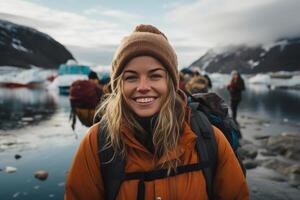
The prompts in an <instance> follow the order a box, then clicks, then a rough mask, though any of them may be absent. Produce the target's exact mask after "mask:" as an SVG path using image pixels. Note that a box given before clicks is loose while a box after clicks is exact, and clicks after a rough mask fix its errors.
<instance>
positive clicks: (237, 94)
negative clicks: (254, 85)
mask: <svg viewBox="0 0 300 200" xmlns="http://www.w3.org/2000/svg"><path fill="white" fill-rule="evenodd" d="M227 89H228V90H229V92H230V97H231V99H232V100H236V101H240V100H241V99H242V91H243V90H245V83H244V80H243V79H242V77H241V76H240V75H238V78H237V79H231V81H230V83H229V84H228V86H227Z"/></svg>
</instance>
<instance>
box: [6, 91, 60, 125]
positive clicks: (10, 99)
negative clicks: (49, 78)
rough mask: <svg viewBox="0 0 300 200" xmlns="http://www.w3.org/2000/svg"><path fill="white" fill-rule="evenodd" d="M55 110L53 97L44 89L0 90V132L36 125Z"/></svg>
mask: <svg viewBox="0 0 300 200" xmlns="http://www.w3.org/2000/svg"><path fill="white" fill-rule="evenodd" d="M55 109H56V103H55V101H54V98H53V96H52V95H50V94H49V93H48V92H47V91H46V90H44V89H35V90H30V89H26V88H18V89H9V88H0V130H6V129H15V128H20V127H22V126H24V125H28V124H34V123H37V122H39V121H40V120H43V119H46V118H48V117H49V116H50V115H51V114H53V113H54V111H55Z"/></svg>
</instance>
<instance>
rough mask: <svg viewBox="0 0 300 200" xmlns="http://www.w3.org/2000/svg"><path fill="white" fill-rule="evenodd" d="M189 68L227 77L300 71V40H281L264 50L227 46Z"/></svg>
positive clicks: (208, 54)
mask: <svg viewBox="0 0 300 200" xmlns="http://www.w3.org/2000/svg"><path fill="white" fill-rule="evenodd" d="M191 66H197V67H200V68H201V69H202V70H205V71H207V72H219V73H230V72H231V71H232V70H234V69H236V70H238V71H240V72H241V73H246V74H252V73H264V72H277V71H300V37H299V38H293V39H281V40H278V41H276V42H274V43H273V44H270V45H264V46H263V45H260V46H255V47H249V46H247V45H239V46H230V47H225V48H223V50H222V51H220V50H219V51H217V50H214V49H210V50H209V51H207V52H206V53H205V54H204V55H203V56H202V57H200V58H199V59H198V60H196V61H195V62H193V63H192V64H191V65H190V67H191Z"/></svg>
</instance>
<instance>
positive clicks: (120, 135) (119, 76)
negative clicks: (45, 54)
mask: <svg viewBox="0 0 300 200" xmlns="http://www.w3.org/2000/svg"><path fill="white" fill-rule="evenodd" d="M177 67H178V66H177V56H176V54H175V51H174V49H173V48H172V46H171V45H170V43H169V41H168V39H167V37H166V36H165V35H164V34H163V33H162V32H161V31H159V30H158V29H157V28H156V27H154V26H151V25H139V26H137V27H136V28H135V30H134V31H133V33H132V34H131V35H129V36H127V37H125V38H124V39H123V40H122V42H121V44H120V46H119V48H118V50H117V52H116V54H115V56H114V59H113V62H112V75H111V82H110V86H111V89H110V91H111V92H110V93H109V94H108V95H107V97H106V98H105V99H104V101H103V102H102V103H101V105H100V108H99V110H98V111H97V115H99V116H100V118H101V120H100V122H99V123H97V124H95V125H94V126H92V127H91V128H90V129H89V130H88V132H87V134H86V135H85V137H84V139H83V141H82V142H81V145H80V147H79V149H78V150H77V153H76V155H75V158H74V161H73V164H72V166H71V169H70V171H69V173H68V179H67V184H66V193H65V199H66V200H75V199H76V200H79V199H91V200H93V199H95V200H96V199H98V200H99V199H108V200H113V199H138V200H141V199H147V200H150V199H151V200H153V199H164V200H165V199H172V200H173V199H215V198H216V199H249V194H248V188H247V183H246V180H245V177H244V175H243V172H242V170H241V168H240V166H239V163H238V161H237V159H236V157H235V155H234V153H233V151H232V149H231V147H230V144H229V143H228V142H227V140H226V138H225V137H224V135H223V134H222V133H221V132H220V130H218V129H217V128H215V127H210V128H211V129H212V132H211V137H213V138H215V139H216V143H217V145H218V149H217V152H216V154H217V158H216V159H217V164H218V165H217V166H216V169H215V171H214V172H215V173H214V174H213V176H212V177H214V179H213V180H212V177H211V179H208V177H207V173H206V172H205V171H207V170H210V169H211V168H210V167H211V166H210V164H209V161H208V162H206V161H205V160H204V158H203V157H202V155H201V156H200V154H199V151H197V150H196V146H197V147H198V145H197V144H199V141H200V139H199V138H202V139H203V136H201V137H200V136H199V134H198V135H196V133H195V132H193V131H192V130H191V127H190V124H189V121H190V108H189V106H188V105H187V101H186V99H187V98H186V96H185V95H184V93H183V92H182V91H181V90H180V89H179V77H178V68H177ZM198 122H199V121H198ZM209 126H210V125H209ZM213 135H214V136H213ZM198 136H199V138H198ZM203 142H204V141H202V143H203ZM203 148H205V147H203ZM200 151H201V152H203V151H205V149H202V150H200ZM232 172H234V176H232V175H231V174H232ZM210 186H211V187H210Z"/></svg>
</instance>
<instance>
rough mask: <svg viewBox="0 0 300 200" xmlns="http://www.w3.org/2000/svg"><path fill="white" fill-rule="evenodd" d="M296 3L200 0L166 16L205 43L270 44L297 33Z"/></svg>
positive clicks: (299, 24) (299, 23)
mask: <svg viewBox="0 0 300 200" xmlns="http://www.w3.org/2000/svg"><path fill="white" fill-rule="evenodd" d="M299 5H300V4H299V2H298V1H296V0H285V1H282V0H265V1H261V0H252V1H240V0H222V1H220V0H201V1H197V2H194V3H192V4H188V5H185V6H182V5H181V6H178V7H175V8H173V9H172V10H169V12H168V13H167V14H166V15H165V18H166V19H170V21H172V23H173V24H174V26H176V27H178V28H180V29H181V30H183V31H185V32H188V33H187V36H189V37H191V38H194V40H198V42H199V43H202V44H205V45H207V46H215V45H228V44H239V43H249V44H254V43H269V42H272V41H274V40H276V39H279V38H281V37H295V36H300V20H298V19H299V18H300V12H299V8H300V6H299ZM196 38H197V39H196Z"/></svg>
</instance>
